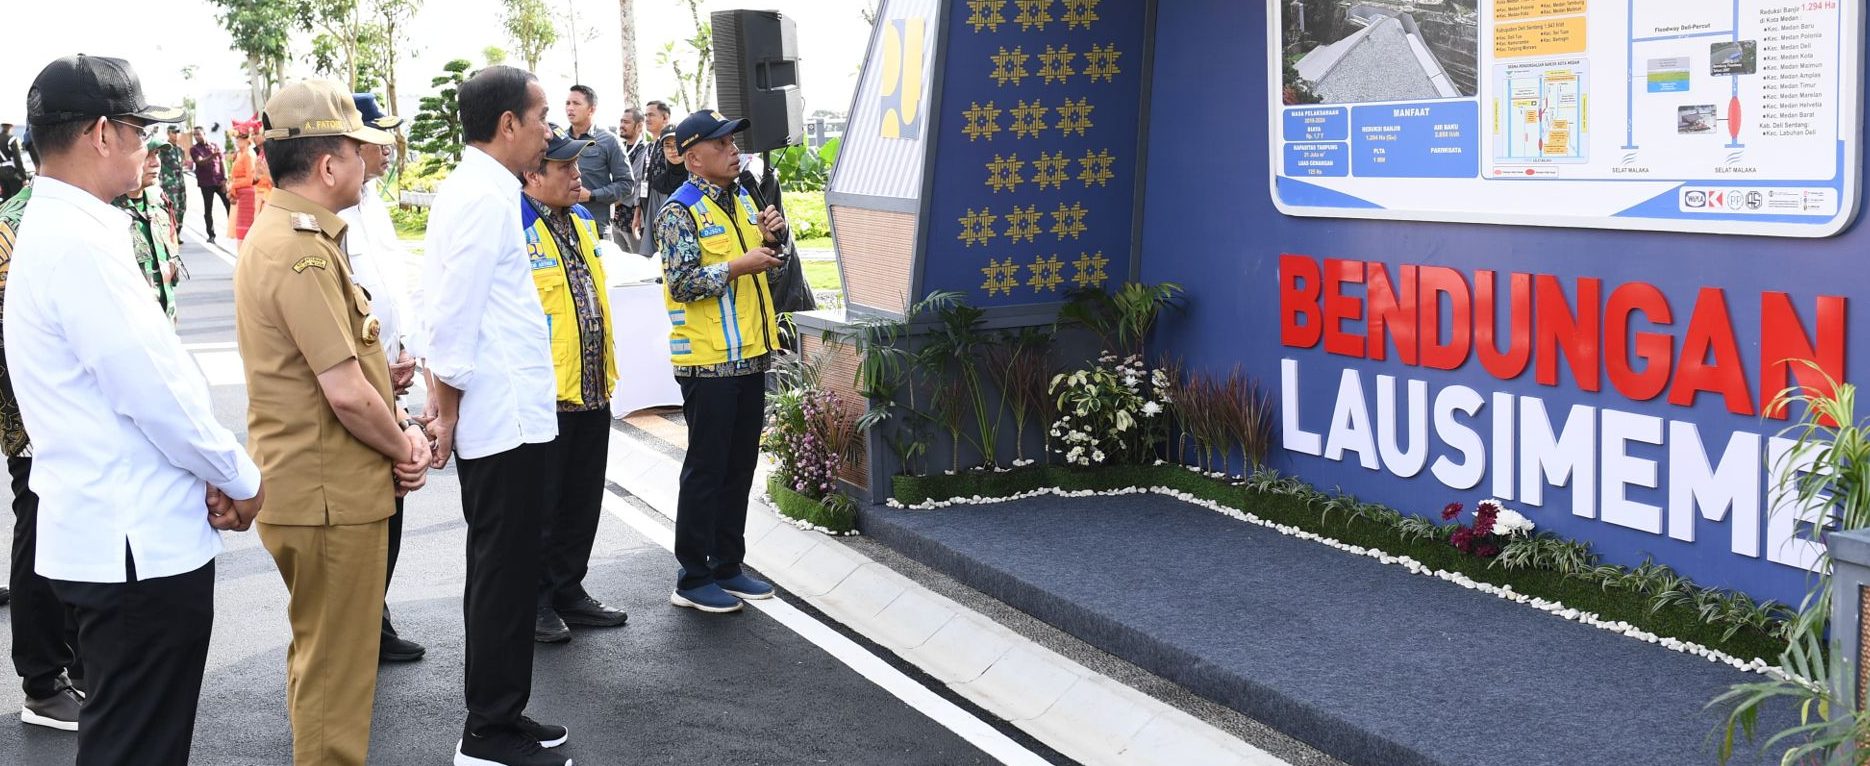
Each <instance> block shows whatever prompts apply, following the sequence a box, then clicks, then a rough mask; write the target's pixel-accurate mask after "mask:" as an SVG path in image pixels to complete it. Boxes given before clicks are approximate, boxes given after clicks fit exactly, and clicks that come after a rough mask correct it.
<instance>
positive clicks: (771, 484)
mask: <svg viewBox="0 0 1870 766" xmlns="http://www.w3.org/2000/svg"><path fill="white" fill-rule="evenodd" d="M766 493H767V494H768V495H771V496H772V498H773V506H774V507H776V508H778V509H779V512H780V513H781V514H784V515H785V516H787V517H788V518H794V519H798V520H800V521H805V522H809V523H811V524H813V525H816V526H820V527H824V528H825V529H829V530H831V531H833V532H849V531H851V530H853V529H856V528H857V513H856V510H855V507H854V506H853V507H851V508H850V509H847V510H842V511H839V510H833V509H831V508H827V507H825V504H824V503H821V502H818V501H817V500H813V499H811V498H809V497H806V496H804V495H801V494H799V493H797V492H794V491H792V489H791V488H790V487H787V486H786V485H785V482H782V481H780V480H779V479H777V478H771V479H767V480H766Z"/></svg>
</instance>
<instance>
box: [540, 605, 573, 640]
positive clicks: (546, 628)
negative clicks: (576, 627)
mask: <svg viewBox="0 0 1870 766" xmlns="http://www.w3.org/2000/svg"><path fill="white" fill-rule="evenodd" d="M532 640H534V641H537V642H539V643H542V644H558V643H564V642H566V641H570V640H571V628H568V627H566V626H565V621H564V620H561V619H559V617H558V612H555V611H553V610H552V607H551V606H549V605H546V604H540V605H539V619H538V621H537V622H535V623H533V626H532Z"/></svg>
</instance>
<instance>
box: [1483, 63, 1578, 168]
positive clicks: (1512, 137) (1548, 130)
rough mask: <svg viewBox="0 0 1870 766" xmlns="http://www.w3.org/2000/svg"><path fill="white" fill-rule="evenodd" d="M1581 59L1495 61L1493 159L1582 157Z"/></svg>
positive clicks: (1562, 159) (1566, 159) (1564, 159)
mask: <svg viewBox="0 0 1870 766" xmlns="http://www.w3.org/2000/svg"><path fill="white" fill-rule="evenodd" d="M1584 75H1585V64H1584V62H1583V61H1576V60H1573V61H1564V62H1557V63H1544V64H1536V65H1528V64H1510V65H1502V66H1500V67H1498V74H1497V77H1498V78H1499V80H1498V82H1499V90H1500V92H1501V93H1503V94H1504V97H1503V98H1501V99H1499V100H1498V101H1497V103H1498V104H1499V107H1500V108H1501V109H1502V110H1503V111H1504V114H1499V115H1495V118H1496V119H1495V125H1496V130H1495V133H1494V144H1493V146H1494V159H1496V160H1498V161H1501V162H1515V163H1521V162H1524V163H1533V162H1584V161H1585V160H1586V159H1587V158H1586V156H1585V147H1586V146H1587V145H1588V140H1589V137H1588V136H1587V135H1586V134H1585V131H1586V128H1587V126H1588V125H1589V120H1588V119H1587V118H1586V116H1585V114H1586V107H1587V104H1586V103H1585V94H1584V88H1583V82H1584V80H1585V76H1584Z"/></svg>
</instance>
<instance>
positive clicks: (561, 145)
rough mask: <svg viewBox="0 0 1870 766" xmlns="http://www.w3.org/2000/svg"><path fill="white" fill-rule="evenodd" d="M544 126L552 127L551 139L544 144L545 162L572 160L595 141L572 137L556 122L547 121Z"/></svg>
mask: <svg viewBox="0 0 1870 766" xmlns="http://www.w3.org/2000/svg"><path fill="white" fill-rule="evenodd" d="M546 127H549V128H551V129H552V140H550V141H547V142H546V144H545V159H546V161H547V162H571V161H572V160H575V159H578V155H579V154H580V153H582V152H583V151H584V148H585V147H587V146H590V145H592V144H595V143H597V142H596V141H592V140H590V139H588V138H587V139H577V138H572V137H571V136H570V135H568V134H566V133H565V129H564V128H561V127H559V126H558V124H557V123H549V124H547V126H546Z"/></svg>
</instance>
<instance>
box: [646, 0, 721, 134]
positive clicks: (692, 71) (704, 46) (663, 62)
mask: <svg viewBox="0 0 1870 766" xmlns="http://www.w3.org/2000/svg"><path fill="white" fill-rule="evenodd" d="M682 2H683V3H685V4H687V5H688V17H689V18H690V19H693V20H694V22H695V36H694V37H691V38H688V39H687V40H683V41H682V44H683V45H686V46H688V48H689V51H688V52H684V53H682V54H678V53H677V52H676V45H675V43H674V42H670V43H668V44H666V45H663V46H662V51H661V52H660V53H657V54H656V66H659V67H665V68H667V69H668V70H669V71H671V72H673V73H675V103H676V104H677V105H678V106H680V107H681V108H682V110H683V111H693V110H696V109H700V108H702V107H704V106H707V105H708V102H709V101H710V100H711V99H712V98H713V95H714V25H713V24H710V23H708V22H705V21H702V20H701V0H682ZM690 55H692V56H693V57H694V58H693V59H692V62H693V63H692V64H691V63H690V59H689V58H688V57H689V56H690Z"/></svg>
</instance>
